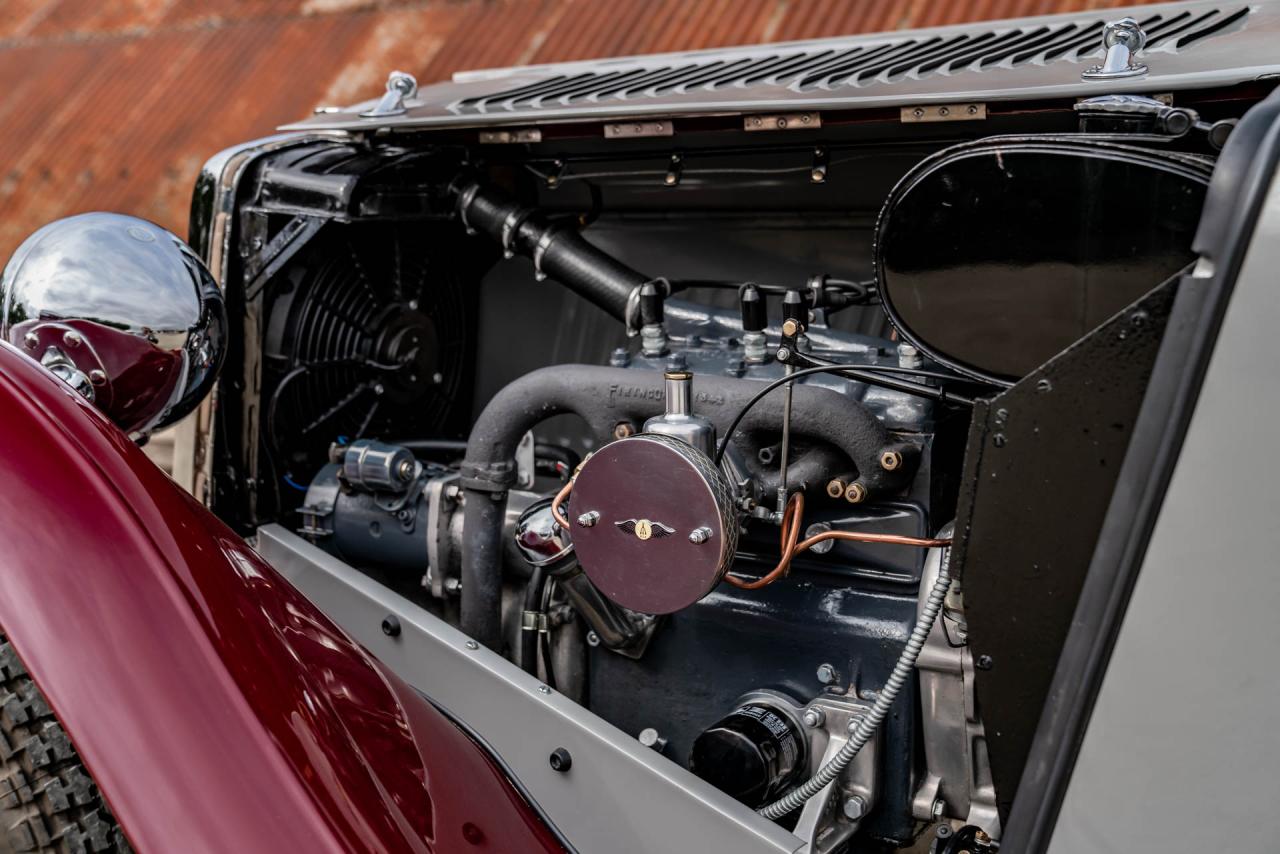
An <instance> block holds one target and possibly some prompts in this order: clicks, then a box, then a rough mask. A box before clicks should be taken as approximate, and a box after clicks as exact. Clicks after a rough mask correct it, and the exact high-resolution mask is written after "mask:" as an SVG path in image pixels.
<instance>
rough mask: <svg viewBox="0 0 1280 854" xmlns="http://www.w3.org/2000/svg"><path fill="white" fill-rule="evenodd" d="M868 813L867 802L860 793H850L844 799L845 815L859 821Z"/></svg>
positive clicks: (851, 819)
mask: <svg viewBox="0 0 1280 854" xmlns="http://www.w3.org/2000/svg"><path fill="white" fill-rule="evenodd" d="M866 814H867V802H866V801H864V800H863V799H862V797H861V796H860V795H850V796H849V797H847V798H845V799H844V817H845V818H847V819H849V820H850V821H857V820H858V819H860V818H862V817H863V816H864V815H866Z"/></svg>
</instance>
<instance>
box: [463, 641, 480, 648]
mask: <svg viewBox="0 0 1280 854" xmlns="http://www.w3.org/2000/svg"><path fill="white" fill-rule="evenodd" d="M466 647H467V649H479V648H480V644H478V643H476V642H475V641H467V643H466Z"/></svg>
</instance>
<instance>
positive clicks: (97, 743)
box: [0, 345, 562, 852]
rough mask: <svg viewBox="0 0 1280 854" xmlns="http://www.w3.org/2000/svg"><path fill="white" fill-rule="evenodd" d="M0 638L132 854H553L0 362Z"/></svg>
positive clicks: (501, 800) (508, 786)
mask: <svg viewBox="0 0 1280 854" xmlns="http://www.w3.org/2000/svg"><path fill="white" fill-rule="evenodd" d="M0 412H3V413H4V415H3V417H0V483H2V484H3V487H2V488H0V532H2V533H0V536H2V537H3V539H2V541H0V626H3V628H4V631H5V632H6V633H7V634H8V636H9V639H10V642H11V643H12V644H13V646H14V648H15V649H16V651H17V653H18V655H19V656H20V657H21V658H22V660H23V662H24V664H25V665H26V666H27V669H28V670H29V671H30V673H31V675H32V678H33V679H34V680H35V682H36V684H37V685H38V686H39V687H40V689H41V690H42V691H43V692H44V694H45V696H46V697H47V698H48V700H49V703H50V705H51V707H52V709H53V711H54V713H55V714H57V716H58V718H59V719H60V720H61V722H62V724H63V726H64V727H65V729H66V730H67V732H68V734H69V735H70V737H71V740H72V742H73V743H74V744H75V746H76V748H77V749H78V750H79V752H80V755H81V757H82V758H83V760H84V762H85V765H86V766H87V767H88V769H89V772H90V773H91V774H92V775H93V777H94V778H95V779H96V781H97V782H98V785H99V787H100V788H101V790H102V792H103V794H104V795H105V796H106V798H107V800H108V803H109V804H110V806H111V809H112V811H113V812H114V813H115V815H116V818H117V819H118V820H119V822H120V824H121V827H122V828H123V829H124V831H125V833H126V834H127V835H128V837H129V839H130V841H131V842H132V843H133V844H134V846H135V847H136V848H137V849H138V850H139V851H143V852H146V851H163V852H169V851H184V852H197V851H210V852H226V851H244V852H251V851H262V852H279V851H298V852H301V851H306V852H322V851H433V852H457V851H467V852H474V851H481V850H487V851H522V852H523V851H544V850H545V851H559V850H562V849H561V846H560V845H559V844H558V842H557V841H556V837H555V836H554V834H553V832H552V831H551V830H550V829H549V828H548V827H547V826H546V825H545V824H543V823H542V822H541V821H540V819H539V818H538V816H537V814H536V812H535V811H534V810H533V809H532V808H531V806H530V805H529V804H528V803H527V802H526V801H525V800H524V799H523V798H522V797H521V795H520V794H519V792H518V791H517V790H516V789H515V788H514V786H513V785H512V783H511V782H510V781H509V780H508V779H507V778H506V777H505V776H503V774H502V772H501V770H500V769H499V768H498V767H497V766H496V765H495V763H494V762H493V761H492V760H491V759H490V758H489V757H488V756H487V755H486V754H485V753H484V752H483V751H482V750H481V749H480V748H479V747H478V746H477V745H476V744H475V743H474V742H473V741H472V740H471V739H469V738H468V737H467V736H466V735H465V734H464V733H463V732H462V731H460V730H459V729H458V728H457V727H455V726H454V725H453V724H452V723H450V722H449V721H448V720H447V719H446V718H444V717H443V716H442V715H441V714H440V713H439V712H438V711H437V710H436V709H435V708H434V707H432V706H431V705H430V704H429V703H427V702H425V701H423V700H422V699H421V698H420V697H419V696H418V695H417V694H415V693H414V692H413V691H412V690H411V689H410V688H409V687H408V686H406V685H405V684H404V683H403V682H401V681H400V680H399V679H398V678H397V677H395V676H394V675H393V674H391V673H390V672H389V671H387V670H385V669H384V668H382V667H381V666H379V665H378V663H377V662H376V661H375V660H374V659H373V658H372V657H371V656H370V655H369V654H368V653H367V652H365V651H364V650H362V649H361V648H360V647H359V646H358V645H357V644H356V643H355V642H354V641H352V640H351V639H350V638H349V637H347V636H346V635H345V634H344V633H343V632H342V631H341V630H340V629H338V628H337V627H336V626H335V625H334V624H333V623H332V622H330V621H329V620H328V619H327V618H326V617H325V616H324V615H323V614H322V613H321V612H320V611H318V610H317V609H316V608H315V607H313V606H312V605H311V604H310V603H309V602H308V601H307V600H306V599H305V598H304V597H303V596H302V595H301V594H300V593H298V592H297V591H296V590H294V588H293V587H291V586H290V585H289V584H288V583H287V582H286V581H284V580H283V579H282V578H281V577H280V576H279V575H277V574H276V572H275V571H273V570H272V569H271V568H270V567H269V566H267V565H266V564H265V563H264V562H263V561H262V559H261V558H259V557H258V556H257V555H256V554H255V553H254V552H253V551H252V550H251V549H249V548H248V547H247V546H246V545H245V543H244V542H243V541H242V540H241V539H240V538H239V537H237V536H236V535H235V534H234V533H233V532H232V531H230V530H229V529H228V528H227V527H226V526H224V525H223V524H222V523H220V522H219V521H218V520H217V519H215V518H214V517H213V516H212V515H211V514H210V513H209V512H208V511H207V510H206V509H205V508H204V507H202V506H201V505H200V504H199V503H198V502H196V501H195V500H194V499H192V498H191V497H190V496H189V495H187V494H186V493H185V492H183V491H182V490H181V489H180V488H178V487H177V486H176V485H175V484H174V483H173V482H172V481H170V480H169V479H168V478H167V477H166V476H165V475H164V474H163V473H162V472H161V471H160V470H159V469H157V468H156V467H155V465H154V464H153V463H151V461H150V460H148V459H147V458H146V456H145V455H144V454H143V453H142V451H141V450H139V449H138V448H137V447H136V446H135V445H134V444H133V443H132V442H130V441H129V440H128V439H127V438H126V437H125V435H124V434H123V433H121V432H120V431H119V430H117V429H116V428H115V427H114V426H113V425H112V424H111V423H109V422H108V421H107V420H106V419H105V418H104V417H102V416H101V415H100V414H99V413H98V412H97V411H96V410H94V409H93V408H92V407H91V406H90V405H89V404H87V403H85V402H84V401H83V400H82V399H81V398H80V397H79V396H77V395H76V394H75V393H74V392H72V391H71V390H70V389H69V388H67V387H66V386H65V385H63V384H62V383H61V382H60V381H59V380H57V379H56V378H54V377H53V376H52V375H50V374H48V373H47V372H46V371H45V370H44V369H43V368H41V367H39V366H38V365H36V364H35V363H34V362H32V361H30V360H29V359H27V358H26V357H25V356H23V355H21V354H20V353H19V352H18V351H16V350H14V349H13V348H11V347H9V346H8V345H0Z"/></svg>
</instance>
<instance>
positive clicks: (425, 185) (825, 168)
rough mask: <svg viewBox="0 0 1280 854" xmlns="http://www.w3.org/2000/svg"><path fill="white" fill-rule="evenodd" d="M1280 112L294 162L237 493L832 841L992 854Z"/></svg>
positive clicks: (240, 313) (352, 149) (883, 125)
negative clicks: (1163, 356)
mask: <svg viewBox="0 0 1280 854" xmlns="http://www.w3.org/2000/svg"><path fill="white" fill-rule="evenodd" d="M393 82H394V81H393ZM397 85H399V84H397ZM1257 87H1261V88H1256V87H1255V88H1250V87H1247V86H1241V87H1235V88H1233V89H1230V90H1227V89H1215V90H1203V91H1191V92H1180V93H1177V95H1176V97H1173V98H1169V97H1163V96H1162V97H1160V98H1158V99H1157V98H1152V97H1146V96H1143V95H1135V94H1124V95H1108V94H1106V93H1105V92H1102V91H1099V94H1098V96H1097V97H1095V98H1092V99H1085V100H1080V101H1079V102H1077V101H1076V100H1075V99H1061V100H1038V101H1035V102H1034V103H1015V102H1008V103H1005V104H997V103H991V104H983V105H981V106H980V109H979V108H978V106H976V105H975V107H974V109H973V110H972V114H971V115H969V116H965V117H964V118H963V119H961V120H955V121H944V120H942V119H941V118H939V119H938V120H936V121H913V120H911V118H910V116H906V110H905V109H904V110H903V113H902V115H900V112H899V110H898V109H897V108H893V109H881V110H864V111H862V112H849V113H846V114H840V113H826V114H823V115H822V116H821V117H820V119H819V116H818V114H817V113H816V112H815V113H812V114H810V113H801V112H798V113H794V114H789V115H785V116H783V115H778V116H763V117H761V116H755V117H752V116H747V117H746V118H745V119H744V118H743V117H741V116H736V117H735V116H704V117H697V118H686V119H681V120H679V121H677V122H676V123H675V126H674V132H673V129H672V125H671V123H670V122H666V126H665V127H663V125H664V122H663V121H660V120H655V119H648V118H646V119H645V120H644V121H643V122H641V121H637V122H636V123H635V124H634V125H631V124H628V123H626V122H625V121H624V122H623V123H621V124H617V125H606V126H605V130H604V132H603V133H602V130H601V125H600V123H599V122H594V123H592V122H573V121H565V122H561V123H559V124H546V125H543V126H541V127H540V128H538V129H536V130H535V129H521V128H517V127H504V128H499V129H496V130H484V131H481V132H479V133H477V131H476V130H474V129H465V128H462V129H457V128H452V127H445V128H440V129H422V128H418V129H414V128H405V129H399V130H396V131H395V132H387V131H385V130H383V131H379V130H370V131H369V132H365V133H358V132H346V133H335V132H331V131H317V132H314V133H309V134H308V133H302V134H299V135H295V136H291V137H287V138H282V139H283V140H284V141H282V142H279V143H276V144H273V146H274V147H270V148H264V149H263V150H262V151H261V152H259V153H257V154H256V155H255V157H254V159H253V160H252V162H251V163H250V165H247V166H246V167H245V171H244V173H243V176H242V177H240V178H239V183H238V189H237V191H236V192H237V195H236V196H235V200H234V201H235V209H234V210H235V215H234V220H233V227H234V232H233V233H229V234H227V235H226V236H225V239H226V240H227V244H226V245H227V246H228V247H229V251H228V252H227V261H226V266H225V268H224V269H223V271H222V279H223V281H224V282H225V283H226V285H225V292H226V301H227V306H228V312H229V316H230V318H231V321H230V322H231V326H232V331H233V336H232V337H233V344H232V346H231V350H230V352H229V354H228V358H227V365H226V368H225V369H224V371H223V373H222V378H221V385H220V387H219V392H218V402H217V406H216V409H215V416H214V428H213V431H212V438H211V439H210V440H209V444H208V445H207V449H206V456H205V458H204V459H203V461H202V465H203V467H204V471H205V473H206V476H205V479H204V480H203V481H202V483H203V487H204V494H203V495H202V497H203V499H204V500H205V501H206V503H208V504H209V505H210V506H211V507H212V508H213V510H214V511H215V512H216V513H217V514H218V515H219V516H221V517H222V518H223V519H224V520H226V521H227V522H228V523H229V524H231V525H232V526H233V527H234V528H235V529H237V530H238V531H239V532H240V533H241V534H243V535H245V536H247V537H249V538H250V541H251V542H255V539H254V538H255V537H257V536H259V535H260V534H261V533H262V532H264V531H280V530H284V531H286V532H291V534H290V535H291V536H294V535H296V537H300V538H301V539H302V540H305V541H307V542H308V543H310V545H311V546H313V547H315V548H318V549H320V550H322V551H323V552H324V553H326V554H327V555H328V557H329V558H330V559H336V560H337V561H339V562H340V563H341V564H344V565H346V566H348V567H350V568H354V569H355V570H357V571H358V572H359V573H360V574H362V575H363V576H365V577H367V578H368V579H372V580H373V581H374V582H376V583H377V584H378V585H380V586H382V587H383V588H386V589H388V590H390V591H392V592H394V593H395V594H397V595H398V596H400V597H403V598H404V599H405V600H407V601H408V602H411V603H413V604H414V606H416V607H417V608H420V609H425V611H427V612H429V613H430V614H432V615H435V617H437V618H439V619H442V620H443V621H445V622H446V623H448V624H449V625H451V626H453V627H455V628H457V629H459V630H460V631H461V632H462V633H464V634H465V635H466V637H467V638H469V639H470V641H471V642H473V643H474V645H476V648H479V649H488V650H490V651H493V652H495V653H498V654H499V655H501V656H503V657H505V658H507V659H508V660H509V661H510V662H512V663H514V664H515V665H517V666H518V667H520V668H522V669H523V670H524V671H526V672H527V673H528V674H530V675H531V676H532V677H534V678H535V679H536V680H538V683H539V684H540V685H541V686H542V687H545V688H546V689H547V690H546V693H547V694H551V693H552V692H554V693H555V694H558V695H561V696H563V697H565V698H567V699H569V700H571V701H573V703H576V704H577V707H578V708H579V711H580V714H582V715H584V716H586V715H589V716H598V718H599V719H602V720H603V721H604V722H607V723H608V724H609V725H612V726H613V727H616V728H617V729H618V730H620V731H621V732H623V733H625V734H626V735H627V736H629V737H631V738H634V739H636V740H638V742H639V743H640V744H641V745H643V746H644V747H645V748H648V749H651V750H652V751H653V752H654V753H655V754H656V755H659V756H660V757H662V761H663V763H669V765H663V766H661V767H671V768H675V767H677V766H679V767H683V768H686V769H688V770H690V771H692V772H693V774H695V775H696V776H698V777H700V778H702V779H703V780H705V781H707V782H709V783H710V784H712V785H713V786H714V787H716V788H717V789H719V790H721V791H722V792H724V793H726V794H728V795H729V796H731V797H732V798H733V799H735V800H737V801H739V802H740V803H742V804H744V805H746V806H747V807H749V808H751V809H753V810H757V811H759V812H760V814H761V815H763V816H764V817H765V818H768V819H772V820H775V821H777V822H779V823H781V824H782V825H783V826H784V827H785V828H787V829H788V830H792V831H793V832H794V833H795V834H796V835H797V836H799V837H800V839H801V840H802V841H803V842H806V843H808V844H809V845H810V849H809V850H812V851H815V852H817V851H837V850H857V851H882V850H883V851H891V850H898V849H907V848H910V847H911V846H912V845H915V844H917V843H918V842H919V840H920V839H921V838H922V834H926V833H928V834H935V833H936V834H937V837H936V839H935V837H934V836H932V835H930V836H928V837H927V838H929V839H933V840H934V845H935V850H938V851H960V850H969V851H990V850H995V849H996V848H997V847H998V843H999V839H1000V836H1001V827H1002V821H1004V820H1006V819H1007V814H1008V808H1009V804H1010V802H1011V800H1012V797H1013V793H1014V790H1015V789H1016V787H1017V784H1018V780H1019V778H1020V775H1021V773H1022V770H1023V766H1024V763H1025V762H1026V757H1027V752H1028V749H1029V744H1030V740H1031V737H1032V735H1033V733H1034V729H1035V726H1036V724H1037V721H1038V719H1039V713H1040V708H1041V706H1042V705H1043V703H1044V698H1045V692H1046V691H1047V690H1048V684H1049V680H1050V678H1051V676H1052V673H1053V668H1054V662H1055V661H1056V657H1057V652H1058V650H1059V649H1060V647H1061V644H1062V639H1063V637H1064V635H1065V632H1066V629H1067V625H1068V623H1069V621H1070V618H1071V613H1072V607H1073V605H1074V602H1075V596H1076V595H1077V594H1078V592H1079V585H1080V582H1081V579H1082V577H1083V573H1084V570H1085V568H1086V567H1087V564H1088V560H1089V556H1090V554H1091V553H1092V547H1093V543H1094V541H1095V540H1096V538H1097V535H1098V527H1099V525H1100V524H1101V519H1102V515H1103V513H1104V511H1105V509H1106V504H1107V501H1108V500H1109V497H1110V495H1111V489H1112V487H1113V486H1114V482H1115V477H1116V472H1117V469H1118V461H1119V459H1120V458H1121V457H1122V456H1123V454H1124V450H1125V447H1126V442H1127V439H1128V435H1129V434H1128V431H1129V428H1130V427H1131V426H1132V423H1133V419H1134V417H1135V413H1136V411H1137V407H1138V405H1139V404H1140V403H1141V400H1142V396H1143V392H1144V389H1145V383H1146V379H1147V377H1148V375H1149V372H1150V369H1151V364H1152V362H1153V360H1154V358H1155V354H1156V349H1157V347H1158V346H1159V344H1160V341H1161V337H1162V334H1163V331H1164V328H1165V325H1166V322H1167V321H1168V318H1169V314H1170V307H1171V305H1172V302H1173V298H1174V295H1175V294H1176V292H1177V290H1178V288H1179V287H1180V286H1183V285H1180V281H1185V280H1184V279H1181V276H1182V274H1184V273H1185V272H1186V270H1187V268H1188V265H1189V264H1191V263H1192V262H1193V261H1194V258H1195V256H1194V253H1193V252H1192V249H1191V245H1192V239H1193V236H1194V234H1195V231H1196V228H1197V225H1198V223H1199V217H1200V210H1201V206H1202V204H1203V202H1204V198H1205V193H1206V189H1207V187H1208V184H1209V181H1210V176H1211V175H1212V173H1213V170H1214V165H1215V161H1216V158H1217V156H1218V153H1219V151H1220V150H1221V148H1222V146H1223V144H1224V142H1225V140H1226V139H1227V137H1228V135H1229V134H1230V133H1231V131H1232V128H1233V127H1234V125H1235V123H1236V122H1237V121H1238V120H1239V118H1240V117H1241V116H1242V115H1243V114H1244V112H1245V111H1246V110H1247V109H1248V108H1249V106H1251V105H1252V104H1253V103H1255V102H1256V101H1257V100H1258V99H1259V98H1260V97H1262V96H1263V95H1264V94H1265V92H1264V91H1262V90H1263V89H1265V86H1262V84H1261V83H1259V84H1257ZM404 91H408V90H407V89H405V90H404ZM394 94H395V86H390V85H389V96H388V97H391V96H393V95H394ZM550 94H554V92H552V93H550ZM1152 94H1155V93H1152ZM393 100H394V98H393ZM963 106H964V105H958V108H963ZM979 113H980V115H979ZM753 120H755V121H756V125H755V126H753V125H752V121H753ZM761 120H763V121H764V122H765V123H772V124H773V125H774V127H773V128H768V127H763V128H762V127H761V126H760V122H761ZM202 192H212V189H211V187H207V186H206V187H204V188H197V216H199V210H201V204H202V203H201V195H200V194H201V193H202ZM195 225H196V228H194V229H193V233H201V229H202V225H201V223H199V222H196V223H195ZM206 225H207V224H206ZM197 248H198V249H202V250H203V251H204V252H205V253H206V254H207V253H208V252H209V251H210V250H209V247H197ZM271 536H272V537H277V538H278V537H279V536H281V535H279V534H271ZM264 548H265V547H264ZM263 553H264V555H266V556H267V557H268V559H271V554H270V552H269V551H266V550H264V552H263ZM961 581H963V585H962V584H961ZM399 619H404V617H403V615H401V616H400V618H399ZM381 630H382V632H383V633H385V634H386V635H387V636H388V637H392V638H394V637H396V636H397V635H399V633H400V631H401V628H400V622H399V621H398V620H397V618H396V617H395V616H394V615H389V616H388V617H387V619H386V621H385V622H384V623H383V625H382V627H381ZM424 693H426V694H427V695H428V697H430V696H431V691H430V690H429V689H424ZM442 705H447V703H442ZM592 719H593V720H594V718H592ZM482 734H483V733H482ZM557 761H559V762H560V763H561V767H560V768H557V767H556V763H557ZM569 761H573V762H574V768H575V769H578V768H580V767H581V764H580V763H581V762H582V761H584V760H582V759H581V758H580V757H578V756H575V757H573V759H572V760H570V759H569V758H568V754H567V753H566V754H565V755H564V757H561V759H559V760H557V759H556V756H555V755H554V754H553V756H552V759H551V766H552V767H553V768H556V770H563V769H567V768H568V762H569ZM671 773H674V772H671ZM655 820H657V819H655ZM939 827H941V828H942V829H941V830H937V828H939ZM949 840H950V841H949ZM952 841H954V845H955V846H959V847H947V846H948V845H952ZM913 850H917V849H913ZM918 850H924V849H923V848H920V849H918Z"/></svg>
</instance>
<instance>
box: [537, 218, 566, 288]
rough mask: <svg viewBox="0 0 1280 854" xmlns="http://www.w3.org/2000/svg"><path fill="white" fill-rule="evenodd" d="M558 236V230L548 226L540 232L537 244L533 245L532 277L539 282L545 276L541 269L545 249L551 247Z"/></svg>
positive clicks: (545, 252)
mask: <svg viewBox="0 0 1280 854" xmlns="http://www.w3.org/2000/svg"><path fill="white" fill-rule="evenodd" d="M559 236H560V235H559V232H558V231H557V230H556V229H555V228H554V227H550V228H548V229H547V230H546V231H544V232H543V233H542V236H541V237H539V238H538V244H537V245H536V246H534V247H533V277H534V278H535V279H537V280H538V281H539V282H541V281H542V280H543V279H545V278H546V277H547V274H546V273H544V272H543V270H542V259H543V258H544V257H545V256H546V254H547V250H548V249H550V248H551V244H552V243H554V242H555V239H556V238H557V237H559Z"/></svg>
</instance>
